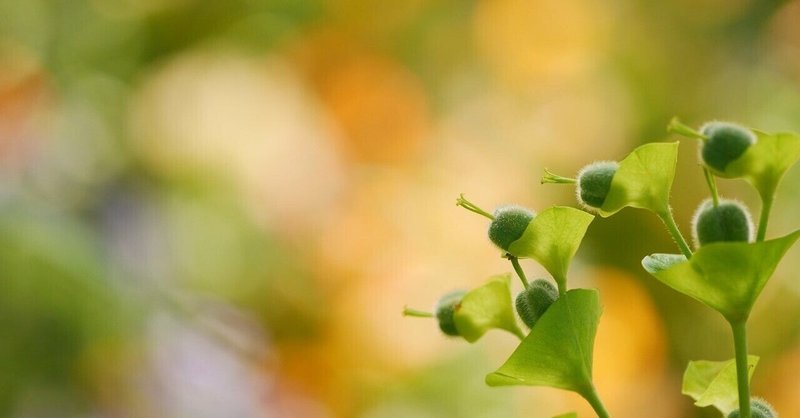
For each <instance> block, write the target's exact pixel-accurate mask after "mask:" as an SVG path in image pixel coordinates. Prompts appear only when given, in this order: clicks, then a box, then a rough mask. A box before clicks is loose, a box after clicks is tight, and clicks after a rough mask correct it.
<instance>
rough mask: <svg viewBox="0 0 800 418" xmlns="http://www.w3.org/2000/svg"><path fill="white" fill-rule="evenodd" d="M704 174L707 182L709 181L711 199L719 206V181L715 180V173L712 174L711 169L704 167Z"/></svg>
mask: <svg viewBox="0 0 800 418" xmlns="http://www.w3.org/2000/svg"><path fill="white" fill-rule="evenodd" d="M703 174H705V176H706V183H708V189H709V190H711V199H712V201H713V202H714V207H717V206H719V193H718V192H717V182H716V181H715V180H714V175H713V174H711V171H710V170H709V169H708V168H706V167H703Z"/></svg>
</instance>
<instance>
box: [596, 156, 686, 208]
mask: <svg viewBox="0 0 800 418" xmlns="http://www.w3.org/2000/svg"><path fill="white" fill-rule="evenodd" d="M677 160H678V142H669V143H665V142H655V143H650V144H645V145H642V146H640V147H638V148H636V149H635V150H633V152H631V153H630V154H628V156H627V157H625V159H623V160H622V161H620V163H619V169H617V172H616V173H615V174H614V178H613V180H612V181H611V188H610V189H609V191H608V195H607V196H606V199H605V201H604V202H603V207H602V208H600V211H599V212H600V216H603V217H608V216H611V215H613V214H614V213H616V212H618V211H619V210H621V209H622V208H624V207H633V208H640V209H649V210H651V211H653V212H655V213H659V214H662V213H665V212H666V211H668V210H669V193H670V189H671V188H672V180H673V179H674V178H675V163H676V162H677Z"/></svg>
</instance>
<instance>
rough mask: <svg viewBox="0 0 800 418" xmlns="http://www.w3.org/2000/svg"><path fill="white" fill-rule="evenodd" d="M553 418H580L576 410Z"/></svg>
mask: <svg viewBox="0 0 800 418" xmlns="http://www.w3.org/2000/svg"><path fill="white" fill-rule="evenodd" d="M553 418H578V414H577V413H575V412H570V413H568V414H562V415H558V416H555V417H553Z"/></svg>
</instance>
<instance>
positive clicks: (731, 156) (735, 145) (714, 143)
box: [700, 122, 756, 171]
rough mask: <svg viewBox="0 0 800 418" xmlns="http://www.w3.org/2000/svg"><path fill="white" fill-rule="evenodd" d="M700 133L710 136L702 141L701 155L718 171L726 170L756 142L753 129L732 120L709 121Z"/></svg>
mask: <svg viewBox="0 0 800 418" xmlns="http://www.w3.org/2000/svg"><path fill="white" fill-rule="evenodd" d="M700 133H701V134H702V135H704V136H706V137H707V138H708V139H706V140H704V141H702V142H701V143H700V157H701V159H702V160H703V163H704V164H705V165H706V166H708V167H711V168H713V169H714V170H717V171H725V168H726V167H727V166H728V164H729V163H731V162H732V161H734V160H736V159H737V158H739V157H741V156H742V154H744V153H745V151H747V148H749V147H750V145H753V144H754V143H755V142H756V136H755V134H753V132H752V131H751V130H749V129H747V128H744V127H741V126H739V125H736V124H733V123H730V122H708V123H706V124H705V125H703V126H702V127H701V128H700Z"/></svg>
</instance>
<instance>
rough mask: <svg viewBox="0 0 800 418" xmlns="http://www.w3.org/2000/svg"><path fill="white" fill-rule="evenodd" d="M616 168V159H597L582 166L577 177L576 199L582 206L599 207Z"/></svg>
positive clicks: (604, 199) (604, 198)
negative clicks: (597, 160)
mask: <svg viewBox="0 0 800 418" xmlns="http://www.w3.org/2000/svg"><path fill="white" fill-rule="evenodd" d="M618 168H619V163H617V162H616V161H599V162H596V163H592V164H589V165H587V166H586V167H584V168H582V169H581V171H580V172H579V173H578V179H577V181H578V188H577V195H578V201H579V202H581V203H582V204H583V205H584V206H588V207H591V208H596V209H597V208H601V207H602V206H603V203H604V202H605V201H606V196H607V195H608V191H609V190H610V189H611V180H613V179H614V174H615V173H616V172H617V169H618Z"/></svg>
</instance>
